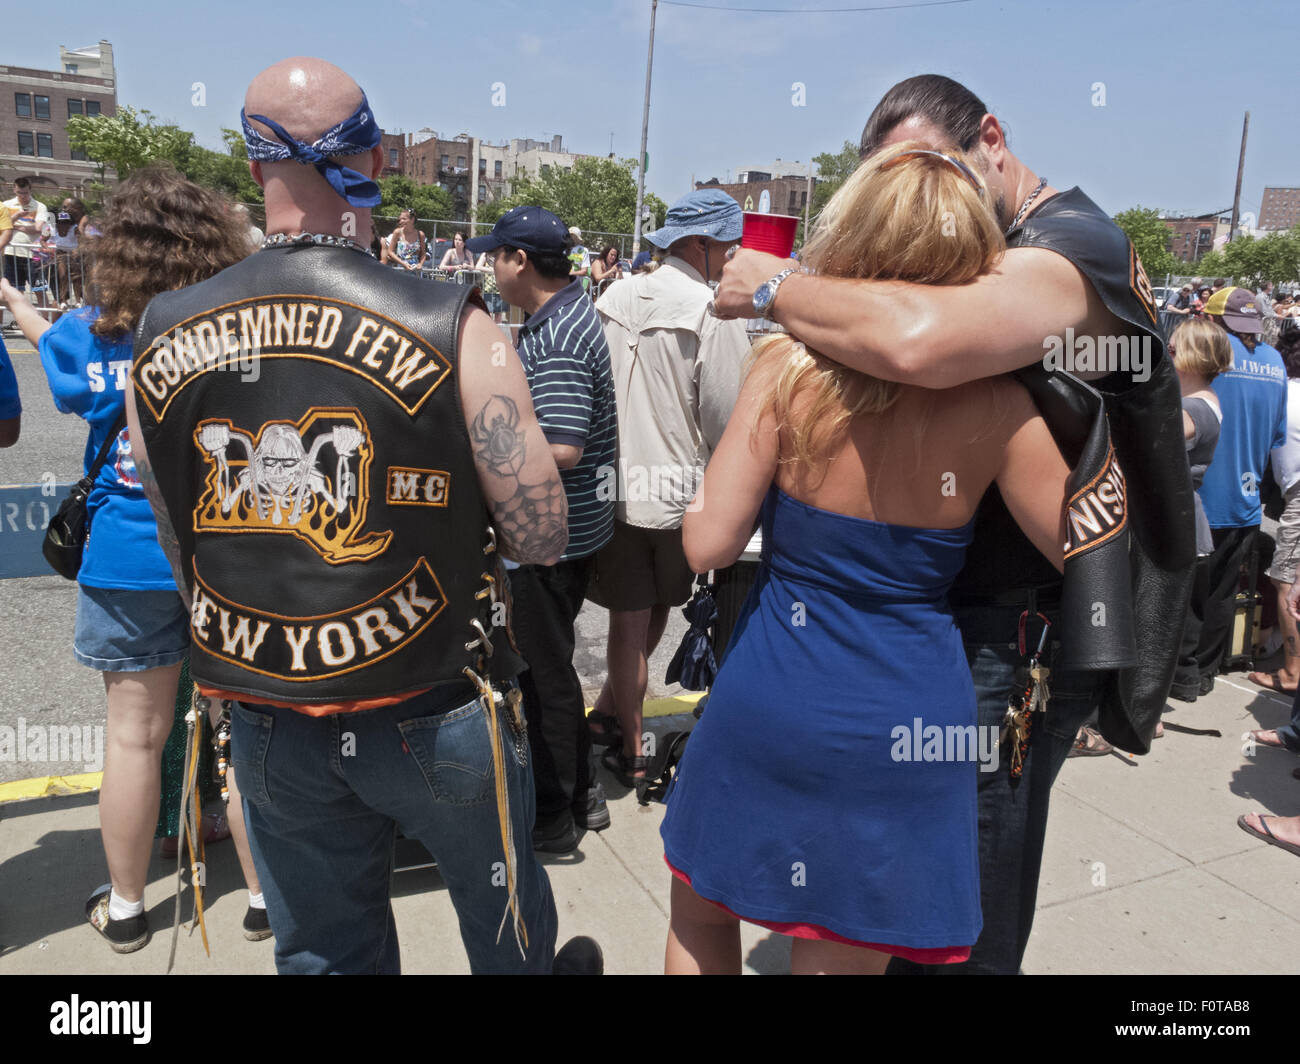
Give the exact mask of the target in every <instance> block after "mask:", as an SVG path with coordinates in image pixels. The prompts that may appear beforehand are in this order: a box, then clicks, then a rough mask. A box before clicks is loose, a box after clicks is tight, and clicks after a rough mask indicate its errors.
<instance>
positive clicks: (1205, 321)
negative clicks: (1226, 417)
mask: <svg viewBox="0 0 1300 1064" xmlns="http://www.w3.org/2000/svg"><path fill="white" fill-rule="evenodd" d="M1169 357H1170V359H1171V360H1172V361H1173V363H1174V369H1176V370H1177V371H1178V388H1179V391H1181V392H1182V395H1183V438H1184V440H1186V442H1187V462H1188V464H1189V465H1190V466H1191V470H1192V488H1193V490H1194V491H1195V493H1196V494H1195V495H1194V496H1193V498H1194V500H1195V507H1196V554H1197V559H1198V560H1197V563H1196V570H1195V575H1194V576H1193V578H1192V600H1191V602H1190V603H1189V605H1188V614H1187V621H1186V623H1185V624H1184V625H1183V643H1182V647H1181V649H1180V651H1179V654H1178V666H1177V668H1176V669H1175V670H1174V680H1173V685H1174V687H1175V688H1177V689H1187V690H1188V691H1190V692H1191V693H1192V694H1193V696H1194V695H1195V693H1196V690H1197V687H1198V685H1199V683H1200V671H1199V666H1198V664H1197V659H1196V646H1197V643H1198V642H1199V638H1200V633H1201V627H1202V625H1203V624H1204V621H1205V604H1206V600H1207V598H1208V597H1209V593H1210V583H1209V581H1210V570H1209V566H1208V564H1207V562H1206V559H1207V558H1208V557H1209V555H1211V554H1212V553H1214V540H1213V538H1212V537H1211V533H1210V522H1209V521H1208V520H1207V519H1206V516H1205V507H1204V506H1203V505H1202V504H1201V481H1203V480H1204V479H1205V471H1206V469H1208V468H1209V466H1210V462H1211V460H1213V458H1214V449H1215V447H1216V446H1217V445H1218V442H1219V427H1220V426H1221V425H1222V424H1223V409H1222V408H1221V407H1220V406H1219V397H1218V396H1217V395H1215V393H1214V389H1213V388H1212V387H1210V383H1211V382H1212V381H1213V380H1214V378H1215V377H1217V376H1218V375H1219V374H1220V373H1226V372H1227V371H1228V370H1230V369H1231V368H1232V347H1231V346H1230V345H1229V344H1228V334H1227V333H1226V332H1224V331H1223V329H1221V328H1220V327H1219V326H1218V325H1216V324H1215V323H1214V322H1213V321H1212V320H1210V319H1209V318H1189V319H1188V320H1187V321H1184V322H1182V323H1181V324H1180V325H1179V326H1178V328H1176V329H1175V330H1174V332H1173V335H1172V336H1170V337H1169ZM1283 602H1285V598H1284V599H1283ZM1259 675H1260V674H1259V673H1251V674H1250V678H1251V679H1256V678H1257V677H1258V676H1259ZM1293 682H1294V681H1293ZM1164 733H1165V727H1164V722H1163V721H1162V722H1161V723H1160V724H1158V725H1157V726H1156V733H1155V734H1156V738H1159V737H1160V736H1162V735H1164Z"/></svg>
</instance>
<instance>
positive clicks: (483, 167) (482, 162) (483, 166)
mask: <svg viewBox="0 0 1300 1064" xmlns="http://www.w3.org/2000/svg"><path fill="white" fill-rule="evenodd" d="M478 172H479V173H480V174H486V173H487V160H486V159H484V158H483V157H482V156H480V157H479V161H478Z"/></svg>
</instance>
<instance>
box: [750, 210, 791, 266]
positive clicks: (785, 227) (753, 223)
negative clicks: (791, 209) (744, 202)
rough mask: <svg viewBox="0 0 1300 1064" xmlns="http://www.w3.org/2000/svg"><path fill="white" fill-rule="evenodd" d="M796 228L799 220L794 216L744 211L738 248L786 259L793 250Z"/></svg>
mask: <svg viewBox="0 0 1300 1064" xmlns="http://www.w3.org/2000/svg"><path fill="white" fill-rule="evenodd" d="M798 228H799V219H798V218H797V217H795V216H794V215H790V214H760V213H759V212H758V211H745V222H744V229H743V230H742V232H741V237H740V246H741V247H742V248H751V249H752V250H754V251H766V252H767V253H768V254H769V255H779V256H781V258H783V259H788V258H789V257H790V252H792V251H793V250H794V234H795V231H796V230H797V229H798Z"/></svg>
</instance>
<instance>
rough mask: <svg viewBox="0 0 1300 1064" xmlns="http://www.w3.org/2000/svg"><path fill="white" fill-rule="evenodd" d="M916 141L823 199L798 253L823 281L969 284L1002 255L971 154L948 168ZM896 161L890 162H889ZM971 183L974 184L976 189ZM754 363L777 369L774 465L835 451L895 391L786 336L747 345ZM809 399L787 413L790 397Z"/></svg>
mask: <svg viewBox="0 0 1300 1064" xmlns="http://www.w3.org/2000/svg"><path fill="white" fill-rule="evenodd" d="M926 150H927V149H925V148H924V147H923V146H922V145H918V144H915V143H905V144H899V145H897V146H891V147H890V148H888V149H886V150H884V151H880V152H877V153H876V154H874V155H873V156H871V158H869V159H868V160H867V161H866V162H864V163H863V164H862V165H861V166H859V167H858V168H857V170H855V171H854V172H853V174H852V176H850V177H849V179H848V180H847V181H845V182H844V185H843V186H842V187H841V188H840V189H839V191H837V192H836V193H835V195H834V196H832V197H831V200H830V202H829V203H828V204H827V205H826V207H825V209H824V210H823V211H822V212H821V214H820V215H819V216H818V218H817V222H816V226H815V228H814V230H813V234H812V236H811V238H810V239H809V241H808V243H807V244H806V245H805V247H804V253H803V261H804V264H805V265H806V266H807V267H808V268H810V269H811V270H812V271H813V272H815V273H818V274H821V275H824V276H828V277H854V278H862V279H870V280H899V281H912V282H916V283H920V284H967V283H968V282H970V281H973V280H974V279H975V278H976V277H978V276H979V275H980V274H982V273H984V272H985V271H987V270H988V269H989V268H990V267H991V266H992V265H993V264H994V263H995V262H996V261H997V259H998V257H999V256H1000V255H1001V254H1002V252H1003V251H1004V250H1005V247H1006V245H1005V242H1004V241H1003V237H1002V231H1001V230H1000V229H999V228H998V225H997V222H996V220H995V219H994V216H993V211H992V209H991V206H990V205H989V199H988V196H989V191H988V186H987V185H986V184H985V182H984V180H983V178H982V177H980V176H979V173H978V170H977V169H976V168H975V167H974V165H973V161H972V160H971V158H970V157H969V156H966V155H963V154H961V153H960V152H955V151H954V152H949V153H945V154H946V155H947V156H948V158H949V159H953V160H957V161H958V162H960V163H961V164H962V165H963V166H965V167H966V168H967V169H968V170H969V172H970V175H971V177H970V178H968V177H967V176H966V175H965V174H964V173H963V172H962V170H961V169H959V168H958V167H957V166H956V165H954V164H953V163H952V162H949V161H946V160H945V159H944V158H941V157H940V156H938V155H937V154H935V153H930V154H914V155H912V156H911V157H910V158H908V159H905V160H898V157H899V156H901V155H905V154H907V153H909V152H921V151H926ZM895 160H898V161H895ZM972 179H973V180H974V181H975V182H977V183H978V185H979V188H978V190H977V189H976V187H975V185H973V184H972ZM753 358H754V365H755V368H757V366H758V364H759V363H767V364H772V363H776V364H778V365H779V370H778V371H776V372H775V373H774V375H773V381H772V384H771V385H770V387H769V389H768V392H767V394H766V395H765V396H764V401H763V404H762V409H763V411H764V412H765V413H766V412H771V413H772V414H773V415H774V416H775V420H776V426H777V429H778V431H784V432H785V433H786V434H787V437H788V439H789V441H790V450H791V453H790V454H789V455H783V456H782V459H781V460H782V462H793V463H796V464H806V465H812V464H815V463H816V462H817V461H819V460H821V459H824V458H825V457H826V456H827V455H828V454H830V452H831V451H832V450H833V449H834V448H835V447H836V445H837V444H838V443H839V441H840V439H841V438H842V436H843V434H844V432H845V430H846V429H847V428H848V425H849V422H851V421H852V420H853V418H855V417H857V416H858V415H860V414H878V413H881V412H882V411H885V410H887V409H888V408H889V407H890V406H891V405H892V404H893V403H894V401H895V400H896V399H897V398H898V395H899V388H900V386H899V385H898V384H897V383H895V382H893V381H884V380H880V379H879V378H878V377H872V376H870V375H868V374H866V373H859V372H858V371H856V370H852V369H848V368H847V367H845V366H841V365H839V364H838V363H836V362H832V361H831V360H830V359H828V358H826V357H825V356H823V355H820V354H818V353H817V352H816V351H813V350H810V349H809V348H807V347H805V346H804V345H803V344H802V343H800V342H798V341H797V340H795V339H793V338H792V337H790V336H788V335H784V334H781V335H777V336H771V337H767V338H765V339H763V340H761V341H759V342H758V343H757V344H756V345H755V347H754V355H753ZM805 397H806V399H807V401H806V403H803V404H802V405H801V408H800V410H799V413H798V415H797V416H795V414H794V412H793V411H794V405H795V401H796V399H797V398H798V399H803V398H805Z"/></svg>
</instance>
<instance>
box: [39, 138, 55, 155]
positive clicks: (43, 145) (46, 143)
mask: <svg viewBox="0 0 1300 1064" xmlns="http://www.w3.org/2000/svg"><path fill="white" fill-rule="evenodd" d="M36 154H37V155H39V156H40V157H41V158H42V159H53V158H54V138H53V137H52V136H50V134H48V133H37V134H36Z"/></svg>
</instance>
